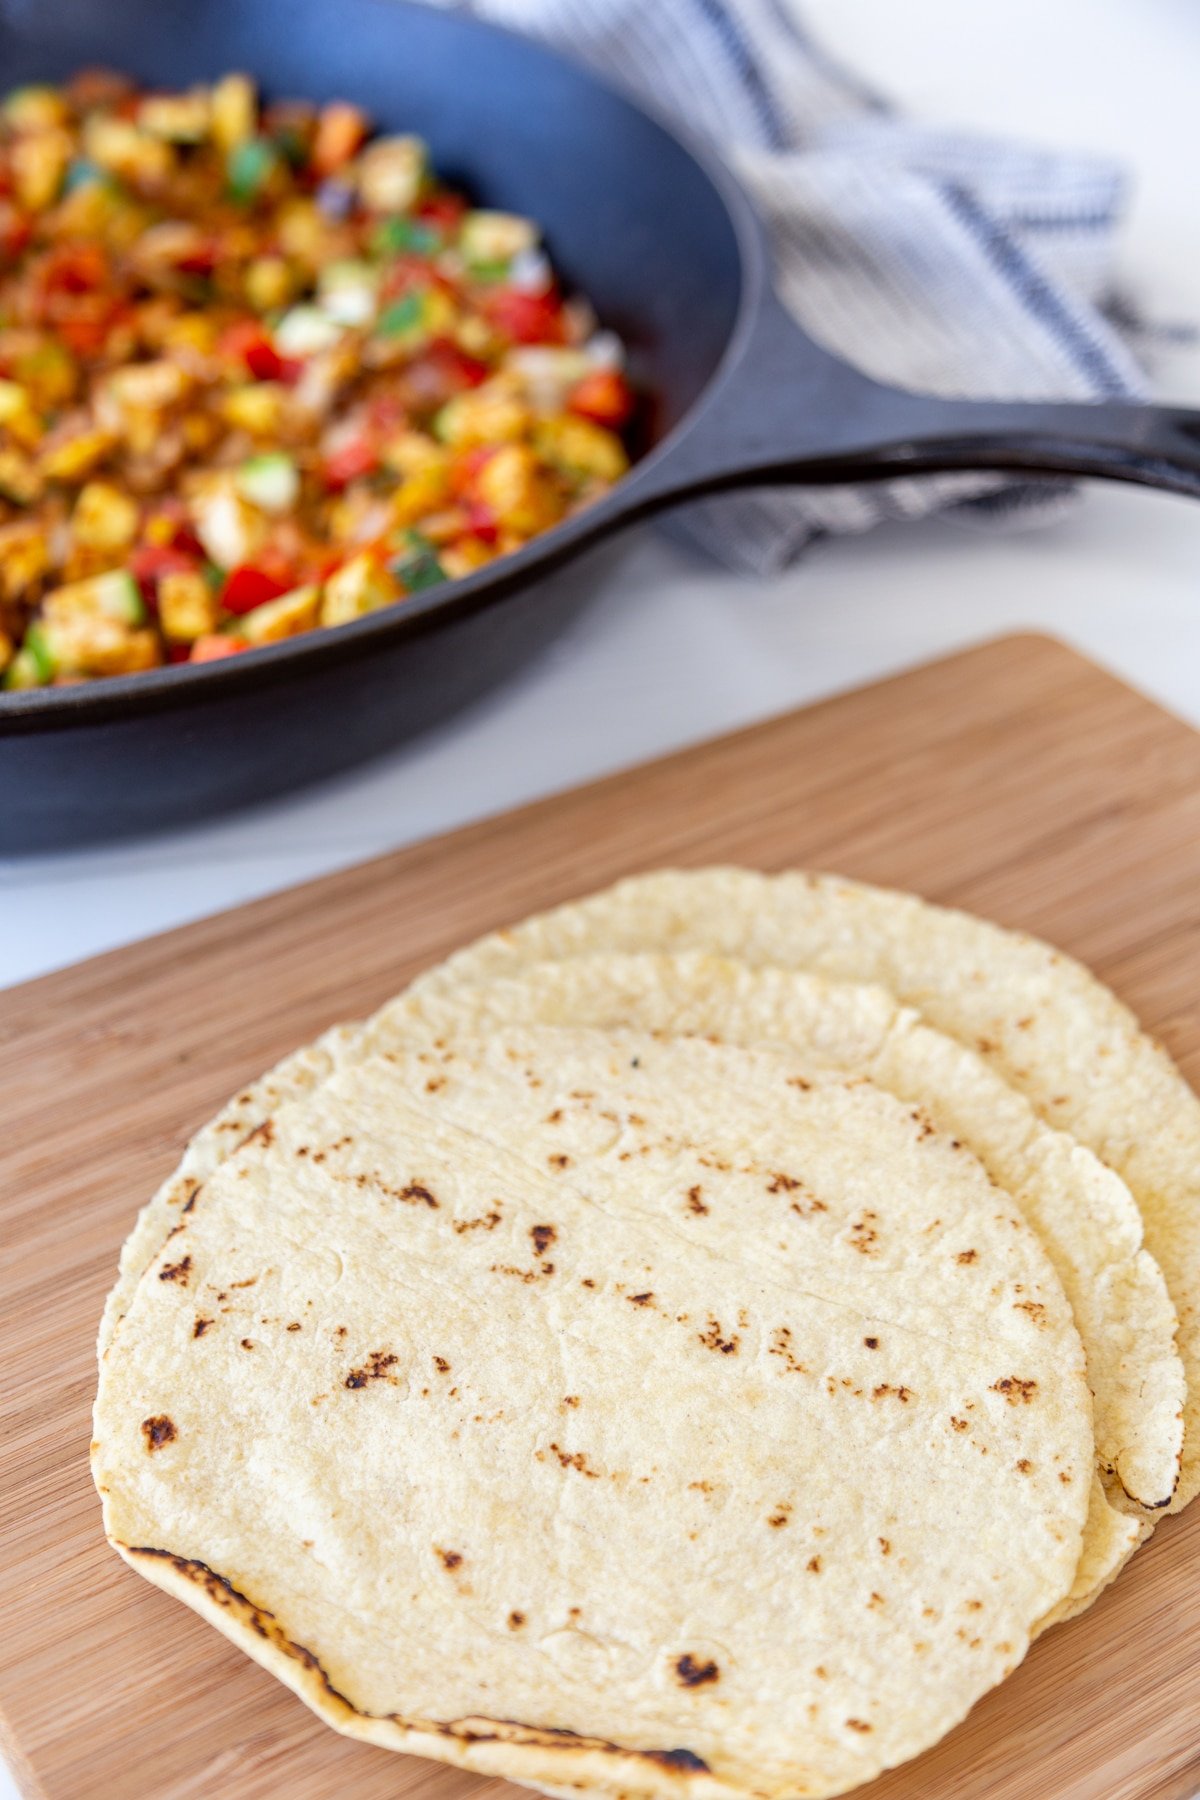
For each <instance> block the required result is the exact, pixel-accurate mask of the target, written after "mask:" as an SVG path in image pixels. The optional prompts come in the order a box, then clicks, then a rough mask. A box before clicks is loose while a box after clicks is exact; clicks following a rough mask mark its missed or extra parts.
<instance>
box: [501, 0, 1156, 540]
mask: <svg viewBox="0 0 1200 1800" xmlns="http://www.w3.org/2000/svg"><path fill="white" fill-rule="evenodd" d="M466 3H467V4H468V5H469V9H470V10H472V11H475V12H477V13H479V14H480V15H482V16H483V17H486V18H489V19H492V20H494V21H496V22H497V23H498V24H504V25H508V26H511V27H513V28H514V29H516V30H518V31H523V32H526V33H528V34H530V35H531V36H535V37H539V38H543V39H545V40H546V41H547V42H549V43H550V44H552V45H555V46H557V47H559V48H561V49H563V50H566V51H569V52H570V53H571V54H573V55H575V56H578V57H582V58H583V59H584V60H585V61H587V62H589V63H590V64H592V66H593V67H594V68H596V69H597V71H599V72H600V73H601V74H603V75H606V76H608V77H609V78H611V79H613V80H615V81H617V82H618V83H620V84H623V85H624V86H626V87H627V88H629V89H631V90H632V91H633V92H634V94H635V95H642V96H645V97H646V98H648V99H650V100H652V102H653V103H654V104H655V105H656V106H658V107H660V108H664V107H665V108H666V110H667V111H668V112H671V113H674V114H675V115H676V116H677V117H678V118H679V119H681V120H683V121H685V122H686V123H687V124H688V125H689V126H690V127H691V128H692V129H693V130H698V131H700V132H701V133H703V134H705V135H707V136H708V137H709V138H711V139H712V140H713V141H714V142H715V143H716V144H718V145H719V146H720V147H721V148H722V149H723V151H724V153H725V154H726V156H727V157H728V158H729V160H730V162H731V163H732V164H733V166H734V167H735V168H736V170H737V171H738V173H739V174H740V176H741V177H742V179H743V181H744V182H745V183H746V185H747V186H748V188H749V189H750V190H751V192H752V193H753V195H754V196H755V198H756V199H757V201H758V204H759V207H760V209H761V211H762V213H763V215H764V217H765V218H766V221H767V224H768V226H769V228H770V231H771V235H772V239H773V243H774V248H775V256H776V282H777V285H778V288H779V292H780V294H781V296H782V298H783V300H784V301H785V303H786V304H787V305H788V306H789V307H790V308H791V310H792V311H793V312H794V314H795V315H796V318H797V319H798V320H799V321H800V323H801V324H802V325H803V326H804V327H805V328H806V329H807V330H808V331H809V332H810V333H811V334H812V336H813V337H815V338H817V339H818V340H819V341H820V342H822V343H824V344H825V345H826V346H827V347H828V348H830V349H832V350H835V351H837V352H839V353H840V354H841V355H842V356H844V357H845V358H846V359H847V360H848V361H850V362H852V363H856V364H857V365H858V366H859V367H860V368H862V369H864V370H866V371H867V372H868V373H869V374H871V375H874V376H876V377H878V378H879V379H880V380H883V381H890V382H894V383H895V384H896V385H898V386H900V387H907V388H914V389H924V390H925V391H927V392H929V393H937V394H945V395H961V396H974V397H981V398H982V397H988V398H1005V399H1041V398H1049V397H1054V398H1058V399H1076V400H1094V399H1101V398H1106V397H1108V396H1111V395H1122V394H1125V395H1137V394H1140V393H1141V392H1142V391H1143V378H1142V375H1141V371H1140V370H1139V368H1138V365H1137V362H1136V361H1135V359H1134V357H1133V355H1132V353H1131V350H1130V348H1129V346H1128V344H1127V343H1126V342H1125V341H1123V339H1122V337H1121V335H1120V334H1119V332H1118V330H1117V328H1116V326H1115V324H1114V323H1113V322H1112V321H1110V319H1109V318H1107V317H1106V316H1105V313H1104V310H1103V307H1104V303H1105V300H1106V297H1107V295H1108V283H1109V277H1110V265H1111V256H1112V250H1113V242H1114V234H1115V231H1116V227H1117V224H1118V221H1119V218H1120V212H1121V204H1122V194H1123V186H1124V183H1123V177H1122V172H1121V170H1120V169H1119V168H1118V167H1117V166H1116V165H1115V164H1113V163H1111V162H1108V161H1105V160H1103V159H1101V158H1097V157H1095V156H1084V155H1080V156H1072V155H1064V154H1062V153H1061V152H1055V151H1046V150H1039V149H1036V148H1030V147H1028V146H1025V145H1021V144H1014V143H1010V142H1006V141H1002V140H1000V139H996V138H992V137H983V136H977V135H975V134H973V133H969V132H958V131H938V130H936V129H930V128H928V127H926V126H923V125H919V124H916V123H914V122H913V121H911V120H908V119H905V118H903V117H901V116H899V115H898V114H897V113H895V112H894V111H893V110H892V108H891V107H890V106H889V105H888V103H887V102H886V100H884V99H883V98H882V97H881V96H879V95H878V94H875V93H873V92H872V91H870V90H869V89H868V88H867V87H865V86H864V85H863V83H862V82H860V81H859V80H857V79H856V78H855V76H854V75H853V73H851V72H850V71H848V70H846V69H844V68H841V67H839V66H838V65H837V64H836V63H835V62H833V61H832V60H831V59H830V58H829V57H828V56H827V55H826V54H825V53H824V52H823V51H822V49H821V48H820V46H819V45H818V44H816V43H814V42H813V41H812V39H811V38H810V37H809V35H808V33H807V31H806V30H805V28H804V25H803V22H802V20H801V18H800V16H799V13H798V10H797V0H466ZM1071 498H1072V491H1071V489H1070V488H1069V487H1068V486H1067V485H1066V484H1065V483H1059V482H1054V483H1040V484H1034V483H1024V484H1018V483H1013V482H1011V481H1004V480H1002V479H1000V478H998V477H995V476H986V475H970V474H964V475H947V476H931V477H924V478H913V479H906V480H899V481H893V482H888V483H886V484H882V485H865V486H862V487H843V488H813V489H810V490H807V491H805V490H803V489H799V490H797V489H787V490H784V489H765V490H762V491H759V492H755V493H746V494H737V495H729V496H725V497H722V498H720V499H714V500H707V501H701V502H697V503H695V504H693V505H691V506H689V507H688V508H686V509H685V510H683V511H681V512H679V513H677V514H675V515H674V517H673V519H672V523H671V527H670V528H671V529H672V531H673V532H674V533H675V534H677V535H683V536H685V537H687V538H688V539H689V540H690V541H691V542H693V543H694V544H696V545H698V546H699V547H701V548H702V549H703V550H705V551H706V552H708V553H709V554H711V555H713V556H715V557H718V558H719V559H720V560H721V561H722V562H724V563H726V564H728V565H729V566H731V567H733V568H738V569H744V570H748V571H752V572H755V573H767V572H770V571H773V570H777V569H780V568H783V567H784V566H786V565H787V564H788V563H789V562H790V561H791V560H792V559H793V558H794V557H795V556H796V555H797V554H798V553H799V551H800V550H802V549H803V547H804V546H805V544H807V543H809V542H810V541H811V540H812V539H813V538H814V537H816V536H819V535H821V534H823V533H825V532H846V531H864V530H866V529H867V528H868V527H869V526H871V525H874V524H876V523H878V522H879V521H881V520H883V519H911V518H920V517H922V516H924V515H925V514H927V513H929V512H931V511H933V510H935V509H945V510H947V511H948V513H949V515H950V516H952V517H954V518H956V519H958V520H961V521H962V522H964V523H974V524H978V525H988V524H1015V523H1026V522H1028V523H1034V522H1036V521H1039V520H1043V519H1046V518H1048V517H1053V516H1057V515H1058V514H1059V513H1060V512H1061V511H1062V509H1063V507H1064V506H1065V505H1068V504H1069V503H1070V501H1071Z"/></svg>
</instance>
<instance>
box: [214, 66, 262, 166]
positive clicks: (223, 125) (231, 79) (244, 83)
mask: <svg viewBox="0 0 1200 1800" xmlns="http://www.w3.org/2000/svg"><path fill="white" fill-rule="evenodd" d="M211 124H212V134H213V141H214V142H215V143H216V145H217V148H218V149H220V150H225V151H229V150H233V149H236V147H237V145H238V144H242V143H245V141H246V139H247V138H249V137H253V135H254V132H255V129H256V128H257V125H258V98H257V95H256V93H255V89H254V83H253V82H252V81H251V79H250V77H249V76H248V75H226V76H224V77H223V78H222V79H221V80H220V81H218V83H217V85H216V87H214V89H213V91H212V100H211Z"/></svg>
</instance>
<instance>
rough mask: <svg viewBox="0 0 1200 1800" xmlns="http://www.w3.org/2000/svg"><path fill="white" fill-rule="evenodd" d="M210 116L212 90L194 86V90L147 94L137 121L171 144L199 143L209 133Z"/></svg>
mask: <svg viewBox="0 0 1200 1800" xmlns="http://www.w3.org/2000/svg"><path fill="white" fill-rule="evenodd" d="M210 116H211V113H210V107H209V96H208V93H207V92H206V90H205V89H204V88H193V89H192V91H191V93H190V94H147V96H146V98H145V99H144V100H143V101H142V103H141V105H140V106H139V107H138V115H137V122H138V124H139V126H140V127H141V129H142V130H143V131H148V132H149V133H150V136H151V137H158V138H165V139H166V141H167V142H168V143H169V144H199V143H202V142H203V140H204V139H205V138H206V137H207V136H208V127H209V121H210Z"/></svg>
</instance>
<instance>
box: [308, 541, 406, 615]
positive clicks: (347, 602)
mask: <svg viewBox="0 0 1200 1800" xmlns="http://www.w3.org/2000/svg"><path fill="white" fill-rule="evenodd" d="M398 597H399V596H398V594H397V591H396V586H395V583H394V582H393V581H392V580H391V579H390V578H389V576H388V575H387V573H386V571H385V570H384V569H382V568H381V567H380V565H379V563H378V561H377V560H376V558H375V557H374V556H373V555H372V554H371V552H370V551H369V550H364V551H362V552H360V554H359V555H358V556H354V557H351V559H350V561H349V562H348V563H343V564H342V567H341V568H340V569H337V570H335V572H334V573H333V574H332V575H331V576H330V577H329V579H328V580H327V581H326V583H325V592H324V595H323V596H322V600H321V623H322V625H344V624H346V623H347V621H348V620H350V619H360V618H362V616H363V614H364V613H369V612H375V611H376V610H377V609H378V608H379V607H381V606H389V605H390V604H391V602H392V601H393V600H395V599H397V598H398Z"/></svg>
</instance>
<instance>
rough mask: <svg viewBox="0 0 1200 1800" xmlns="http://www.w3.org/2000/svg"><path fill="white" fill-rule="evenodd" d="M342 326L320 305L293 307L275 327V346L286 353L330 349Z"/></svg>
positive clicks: (285, 354) (305, 354) (336, 340)
mask: <svg viewBox="0 0 1200 1800" xmlns="http://www.w3.org/2000/svg"><path fill="white" fill-rule="evenodd" d="M341 335H342V328H341V326H340V325H338V324H337V323H336V322H335V321H334V320H333V319H331V318H330V317H329V314H328V313H327V312H323V311H322V310H321V308H320V307H318V306H293V308H292V310H291V311H290V312H287V313H284V315H283V317H282V319H280V321H279V323H278V325H277V326H276V327H275V348H276V349H277V350H278V351H279V352H280V354H281V355H283V356H312V355H314V354H315V353H316V352H317V351H318V350H328V349H330V348H331V346H332V345H334V344H336V343H337V342H338V340H339V339H340V337H341Z"/></svg>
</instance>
